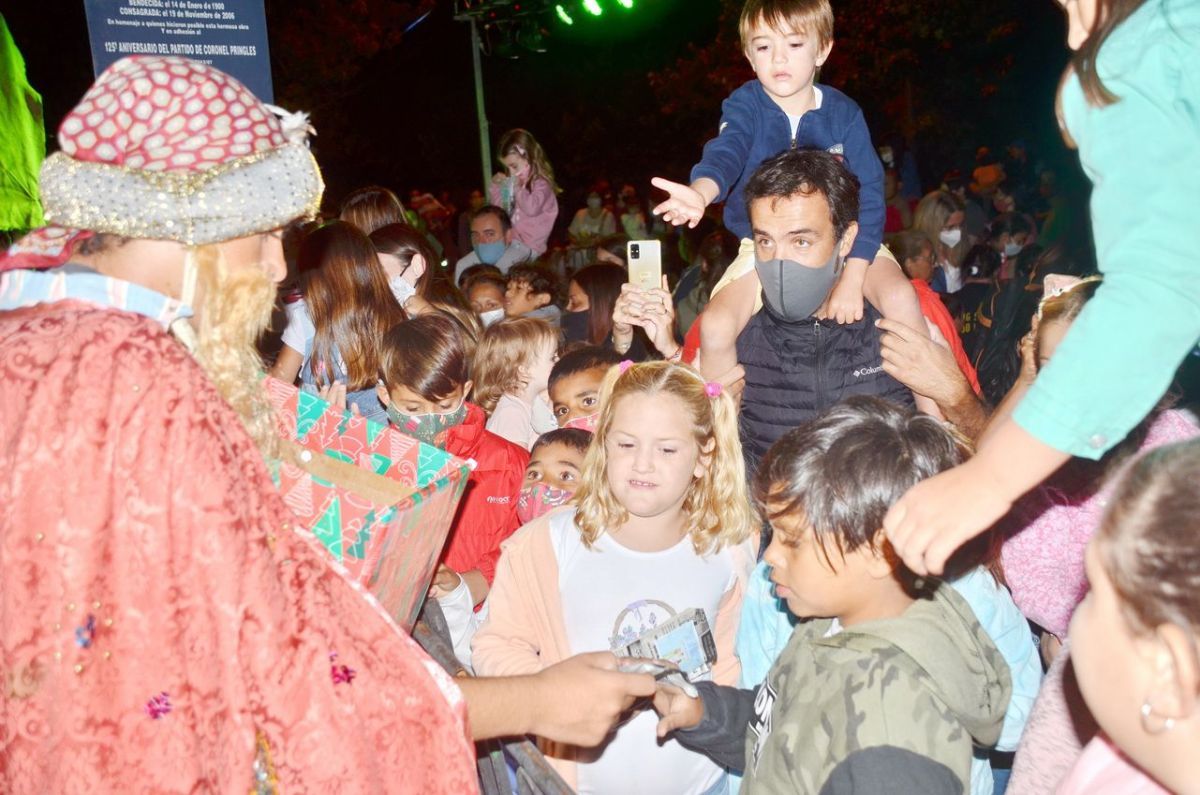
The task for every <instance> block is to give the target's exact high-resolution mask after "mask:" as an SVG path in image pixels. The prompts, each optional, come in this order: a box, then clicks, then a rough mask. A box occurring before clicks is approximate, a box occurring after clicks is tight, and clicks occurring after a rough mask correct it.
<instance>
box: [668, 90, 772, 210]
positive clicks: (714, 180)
mask: <svg viewBox="0 0 1200 795" xmlns="http://www.w3.org/2000/svg"><path fill="white" fill-rule="evenodd" d="M757 115H758V110H757V105H756V101H755V99H754V92H753V91H742V90H740V89H739V90H738V91H735V92H733V94H732V95H730V96H729V98H727V99H726V100H725V101H724V102H722V103H721V124H720V126H719V127H718V128H717V135H716V137H715V138H712V139H711V140H709V142H708V143H706V144H705V145H704V154H702V155H701V156H700V162H699V163H697V164H696V165H695V167H694V168H692V174H691V177H690V179H691V184H690V185H682V184H680V183H678V182H671V181H670V180H665V179H663V178H661V177H655V178H654V179H652V180H651V181H650V182H651V184H652V185H654V187H656V188H660V189H662V190H665V191H666V192H667V193H668V194H669V195H668V197H667V200H666V201H664V202H662V203H661V204H659V205H658V206H657V207H655V208H654V214H655V215H661V216H662V217H663V220H664V221H666V222H667V223H670V224H674V225H676V226H679V225H680V224H685V223H686V224H687V225H688V226H690V227H694V226H696V224H698V223H699V222H700V219H701V218H702V217H704V208H705V207H707V206H708V205H710V204H712V203H713V202H715V201H724V199H725V196H726V194H727V193H728V192H729V190H730V188H731V187H733V185H734V183H736V182H737V181H738V180H739V179H740V178H741V176H742V171H743V170H744V169H745V167H746V159H747V158H748V157H749V155H750V144H751V142H752V141H753V140H754V131H753V130H752V129H751V127H752V125H753V123H754V122H753V119H755V118H756V117H757Z"/></svg>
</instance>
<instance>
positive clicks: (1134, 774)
mask: <svg viewBox="0 0 1200 795" xmlns="http://www.w3.org/2000/svg"><path fill="white" fill-rule="evenodd" d="M1058 795H1170V791H1169V790H1167V789H1164V788H1163V787H1162V785H1160V784H1159V783H1158V782H1157V781H1155V780H1154V779H1152V778H1150V776H1148V775H1146V773H1144V772H1143V771H1142V769H1141V768H1140V767H1138V766H1137V765H1135V764H1134V763H1133V762H1131V761H1129V759H1128V758H1127V757H1126V756H1125V755H1124V754H1123V753H1121V751H1120V749H1118V748H1116V747H1115V746H1114V745H1113V744H1112V741H1111V740H1109V739H1108V738H1107V737H1105V736H1104V735H1100V736H1098V737H1096V738H1095V739H1093V740H1092V741H1091V742H1090V743H1088V744H1087V747H1086V748H1084V749H1083V753H1082V754H1081V755H1080V757H1079V760H1078V761H1077V762H1076V763H1075V767H1073V768H1071V773H1070V775H1068V776H1067V778H1066V780H1065V781H1063V783H1062V786H1060V787H1059V788H1058Z"/></svg>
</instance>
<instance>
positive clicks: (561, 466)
mask: <svg viewBox="0 0 1200 795" xmlns="http://www.w3.org/2000/svg"><path fill="white" fill-rule="evenodd" d="M591 441H592V433H591V431H584V430H580V429H579V428H559V429H558V430H557V431H550V432H549V433H543V434H542V435H541V436H539V437H538V440H537V441H536V442H534V444H533V449H532V450H530V451H529V466H527V467H525V485H524V486H522V487H521V496H520V497H519V498H518V499H517V516H519V517H520V519H521V524H528V523H529V522H532V521H533V520H534V519H536V518H538V517H539V516H541V515H543V514H547V513H550V511H552V510H554V509H555V508H558V507H559V506H561V505H566V504H567V502H568V501H570V499H571V498H572V497H574V496H575V489H576V488H577V487H578V485H579V471H580V469H581V468H582V467H583V457H584V455H586V454H587V449H588V445H589V444H590V443H591Z"/></svg>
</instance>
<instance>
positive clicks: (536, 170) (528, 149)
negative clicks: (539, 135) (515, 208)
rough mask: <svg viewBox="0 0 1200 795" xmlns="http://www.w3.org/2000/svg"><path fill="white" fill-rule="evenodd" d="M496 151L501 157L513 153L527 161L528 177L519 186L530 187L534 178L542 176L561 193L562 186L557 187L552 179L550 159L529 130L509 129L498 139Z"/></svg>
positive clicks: (556, 191) (552, 171) (555, 190)
mask: <svg viewBox="0 0 1200 795" xmlns="http://www.w3.org/2000/svg"><path fill="white" fill-rule="evenodd" d="M496 152H497V154H498V155H499V156H500V158H501V159H503V158H504V157H505V156H506V155H511V154H514V153H515V154H518V155H520V156H521V157H523V158H525V159H526V160H528V161H529V179H527V180H526V181H525V184H524V185H522V186H521V187H522V188H525V189H526V190H529V189H531V188H532V186H533V182H534V180H536V179H537V178H538V177H543V178H544V179H545V180H546V181H547V182H549V183H550V187H551V188H553V189H554V192H555V193H562V188H560V187H558V183H557V182H555V181H554V167H553V166H551V165H550V159H549V158H548V157H546V150H544V149H542V145H541V144H539V143H538V142H537V139H536V138H534V137H533V133H531V132H529V130H521V129H516V130H509V131H508V132H506V133H505V134H504V136H503V137H502V138H501V139H500V145H499V146H497V147H496Z"/></svg>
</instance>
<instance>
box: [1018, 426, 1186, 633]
mask: <svg viewBox="0 0 1200 795" xmlns="http://www.w3.org/2000/svg"><path fill="white" fill-rule="evenodd" d="M1197 434H1200V429H1197V428H1196V426H1195V425H1194V424H1193V423H1192V422H1191V420H1190V419H1189V418H1188V415H1187V414H1185V413H1183V412H1181V411H1173V410H1172V411H1164V412H1163V413H1162V414H1160V415H1159V416H1158V418H1157V419H1155V421H1154V424H1153V425H1151V426H1150V432H1149V433H1148V434H1147V435H1146V441H1145V442H1144V443H1143V444H1142V447H1141V449H1142V450H1150V449H1153V448H1155V447H1162V446H1163V445H1166V444H1170V443H1172V442H1178V441H1182V440H1184V439H1190V438H1192V437H1193V436H1196V435H1197ZM1107 504H1108V490H1107V489H1103V490H1101V491H1099V492H1096V493H1095V494H1092V495H1091V496H1088V497H1085V498H1082V499H1080V498H1078V497H1075V496H1074V495H1070V494H1065V493H1063V492H1062V491H1059V490H1057V489H1052V488H1048V487H1041V488H1039V489H1036V490H1035V491H1033V492H1031V493H1030V494H1029V495H1028V496H1026V497H1025V498H1024V499H1022V500H1021V502H1020V503H1019V504H1018V507H1017V509H1016V510H1014V511H1013V514H1012V516H1013V517H1022V516H1023V517H1032V518H1029V519H1028V520H1026V523H1025V525H1024V526H1023V527H1022V528H1021V529H1020V530H1018V531H1017V532H1016V533H1014V534H1013V535H1012V536H1010V537H1009V538H1007V539H1005V541H1004V547H1003V549H1002V552H1001V559H1002V561H1003V563H1004V576H1005V579H1006V580H1007V581H1008V586H1009V588H1010V589H1011V590H1012V595H1013V601H1015V602H1016V603H1017V607H1019V608H1021V612H1022V613H1024V614H1025V616H1026V618H1028V619H1030V620H1031V621H1034V622H1036V623H1037V624H1038V625H1040V626H1041V627H1043V628H1045V629H1046V630H1047V631H1049V632H1052V633H1053V634H1054V635H1056V636H1057V637H1059V638H1065V637H1066V634H1067V625H1068V624H1070V622H1071V614H1072V613H1074V612H1075V607H1076V606H1077V605H1078V604H1079V603H1080V602H1081V601H1082V600H1083V597H1084V596H1085V595H1086V594H1087V589H1088V585H1087V575H1086V574H1085V573H1084V571H1083V551H1084V549H1085V548H1086V547H1087V544H1088V541H1089V540H1091V537H1092V535H1093V534H1094V533H1095V532H1096V528H1097V527H1098V526H1099V524H1100V519H1101V517H1102V516H1103V515H1104V509H1105V507H1106V506H1107ZM1018 521H1020V519H1018Z"/></svg>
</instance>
